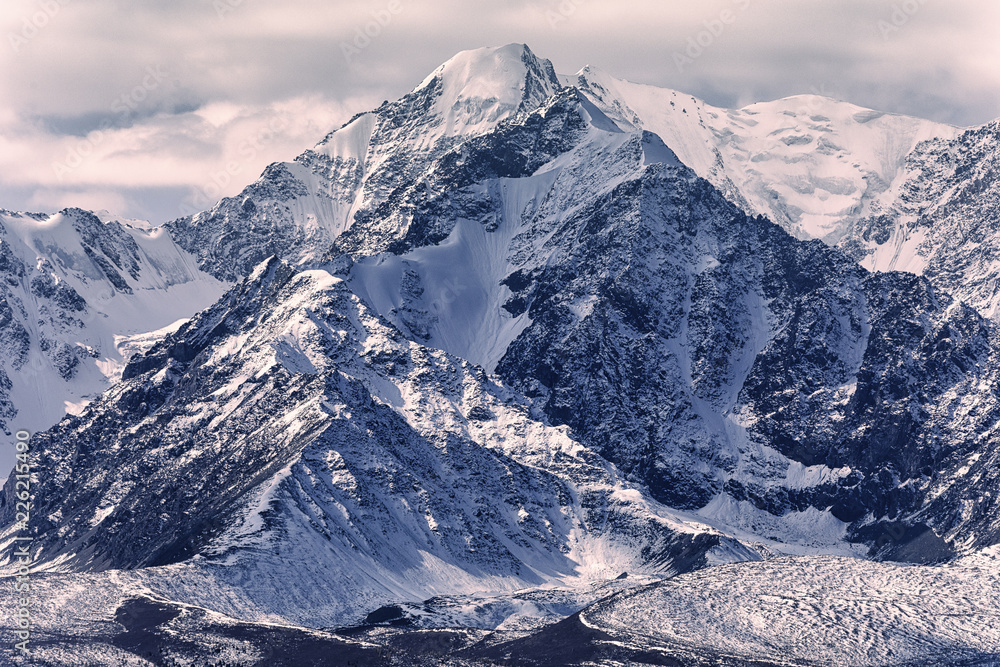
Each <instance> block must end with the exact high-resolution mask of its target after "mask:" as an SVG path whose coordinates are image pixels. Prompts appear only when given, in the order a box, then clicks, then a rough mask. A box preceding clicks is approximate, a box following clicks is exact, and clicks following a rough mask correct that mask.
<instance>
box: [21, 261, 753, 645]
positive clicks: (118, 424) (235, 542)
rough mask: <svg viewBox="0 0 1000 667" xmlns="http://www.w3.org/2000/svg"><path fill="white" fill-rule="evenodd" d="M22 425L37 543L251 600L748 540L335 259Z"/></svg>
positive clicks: (689, 557)
mask: <svg viewBox="0 0 1000 667" xmlns="http://www.w3.org/2000/svg"><path fill="white" fill-rule="evenodd" d="M36 443H37V444H36V446H37V447H38V448H39V451H40V459H39V461H38V467H39V468H41V469H44V470H46V475H45V476H44V477H42V478H41V479H40V480H39V483H38V490H37V492H36V497H37V501H36V505H37V506H36V510H35V511H36V513H37V515H38V517H39V518H38V519H37V520H36V526H35V528H36V530H37V538H36V544H35V546H36V550H37V551H36V558H37V560H38V562H39V563H41V564H45V567H46V568H56V569H63V570H65V569H71V570H76V571H87V570H90V571H93V570H103V569H106V568H115V569H133V568H137V567H147V566H157V565H169V564H173V563H182V562H186V563H189V566H188V567H187V568H180V569H178V570H177V571H176V573H175V574H176V577H174V578H165V579H164V580H163V583H162V584H161V585H162V586H164V587H166V588H167V589H168V591H169V593H170V595H171V597H172V598H173V599H178V600H184V601H187V602H193V603H197V604H199V605H202V606H206V607H210V608H216V609H217V610H221V611H226V612H238V613H240V614H241V615H243V617H244V618H247V617H251V618H257V617H260V618H266V619H273V618H282V619H287V620H291V621H294V622H298V623H304V624H308V625H312V626H313V627H318V626H323V625H344V624H347V623H351V622H354V623H356V622H359V621H361V620H363V619H364V617H365V615H366V614H367V613H369V612H371V611H374V610H375V609H377V608H378V607H380V606H382V605H383V604H387V603H389V602H393V601H398V600H423V599H426V598H429V597H432V596H433V595H440V594H457V593H470V592H473V591H477V590H478V591H481V590H516V589H520V588H525V587H528V586H539V585H542V584H550V583H566V582H572V581H581V582H584V583H586V582H589V581H591V580H594V579H597V580H604V579H613V578H614V577H616V576H618V575H619V574H620V573H621V572H622V571H623V570H628V571H633V572H635V571H648V572H651V573H661V574H669V573H672V572H677V571H683V570H687V569H691V568H692V567H698V566H701V565H703V564H704V563H705V562H706V561H705V559H706V556H707V554H708V552H709V551H710V550H714V551H715V552H716V553H718V554H719V555H722V554H724V553H728V554H740V553H742V557H744V558H746V557H753V556H754V554H753V552H751V551H749V550H746V549H742V547H740V545H739V544H738V543H736V542H735V541H734V540H731V539H729V538H726V537H723V536H722V535H721V534H720V533H719V531H716V530H713V529H711V528H710V527H709V526H707V525H704V524H698V523H693V522H690V521H684V520H682V519H681V518H679V517H677V516H676V515H674V514H672V513H671V512H669V511H668V510H667V509H666V508H663V507H661V506H659V505H658V504H657V503H655V502H653V501H650V500H647V499H646V498H645V497H644V496H643V495H642V494H641V493H640V492H639V490H638V489H636V488H634V487H631V486H629V485H628V484H626V483H625V482H624V481H623V480H622V479H621V477H620V476H619V475H618V473H617V472H616V471H615V470H614V469H613V468H612V467H611V466H610V465H609V464H608V463H607V462H605V461H604V460H603V459H601V458H600V457H599V456H597V455H595V454H593V453H592V452H590V451H589V450H588V449H586V448H584V447H582V446H581V445H580V444H579V443H577V442H575V441H574V440H572V439H571V438H570V437H569V435H568V433H567V430H566V429H565V428H553V427H549V426H545V425H544V424H543V423H540V422H539V421H538V420H537V419H533V418H532V414H531V408H530V406H529V404H528V403H527V402H526V401H525V400H524V399H522V398H521V397H519V396H518V395H517V394H515V393H513V392H512V391H511V390H509V389H506V388H504V387H502V386H500V385H498V384H497V383H496V381H495V380H493V379H490V378H489V377H487V376H486V374H485V373H484V372H483V371H482V370H481V369H479V368H476V367H475V366H472V365H471V364H469V363H468V362H465V361H463V360H460V359H458V358H455V357H452V356H450V355H447V354H446V353H444V352H441V351H438V350H433V349H428V348H425V347H423V346H421V345H418V344H417V343H414V342H411V341H408V340H406V339H405V338H404V337H403V336H402V335H400V333H399V332H398V331H397V330H395V329H394V328H393V327H392V326H391V325H390V324H388V323H387V322H385V321H384V320H382V319H381V318H379V317H378V316H377V315H375V314H374V313H372V312H370V311H369V310H368V309H367V308H366V307H365V306H364V305H363V304H362V303H361V302H360V300H359V299H358V298H357V297H356V296H354V295H353V294H351V292H350V291H349V290H348V289H347V287H346V285H345V284H344V283H343V281H341V280H340V279H338V278H336V277H333V276H331V275H330V274H329V273H328V272H326V271H322V270H318V269H317V270H310V271H305V272H303V273H299V274H295V273H294V271H293V270H292V269H290V268H289V267H288V266H287V265H284V264H282V263H280V262H279V261H278V260H270V261H268V262H266V263H264V264H262V265H261V266H260V267H258V269H257V270H256V271H255V272H254V274H253V275H252V276H251V277H250V278H248V279H247V280H246V281H245V282H244V283H242V284H240V285H239V286H238V287H236V288H234V289H233V290H232V291H230V292H229V293H227V295H226V296H225V297H224V298H223V299H222V300H221V301H220V302H219V303H218V304H216V305H215V306H213V307H212V308H210V309H208V310H207V311H204V312H203V313H201V314H199V315H197V316H196V317H195V318H194V319H192V320H191V321H190V322H188V323H186V324H184V325H183V326H182V327H181V328H180V329H179V330H178V331H177V332H176V333H174V334H170V335H169V336H167V337H166V338H165V339H164V340H163V341H162V342H160V343H158V344H156V345H155V346H154V347H153V348H152V349H151V350H150V351H149V352H148V353H147V354H146V355H145V356H143V357H141V358H138V359H135V360H133V361H132V362H130V363H129V365H128V366H127V367H126V369H125V372H124V379H123V380H122V381H121V382H120V383H119V384H117V385H116V386H115V387H114V388H112V389H111V390H110V391H108V392H107V393H106V394H105V395H104V396H103V397H101V398H100V399H99V400H98V401H95V402H94V403H92V404H91V405H90V406H88V408H87V409H86V410H84V411H83V412H82V413H81V415H80V416H78V417H71V418H67V419H65V420H63V421H62V422H61V423H60V424H59V425H58V426H57V427H55V428H54V429H52V430H50V431H48V432H46V433H44V434H41V435H39V436H37V439H36ZM12 483H13V482H11V484H12ZM11 510H12V508H11V506H10V505H9V504H5V505H4V506H3V508H2V511H3V513H4V514H3V519H4V522H5V523H6V522H7V520H9V518H10V515H11ZM195 555H199V556H201V557H200V558H197V559H194V560H192V557H193V556H195ZM234 576H240V577H243V579H241V581H242V585H241V586H239V597H238V598H236V599H235V600H234V599H233V598H231V596H230V595H228V594H226V595H223V594H220V591H219V587H220V586H222V587H226V588H227V590H228V587H231V586H233V585H234V584H233V582H232V577H234ZM216 578H218V579H220V580H221V582H220V583H216V584H214V585H213V584H212V582H213V581H214V580H215V579H216ZM202 580H206V582H203V581H202ZM292 581H295V582H296V583H295V584H294V586H295V587H296V589H297V593H296V594H295V595H293V596H290V595H285V594H276V592H275V591H277V590H281V589H282V588H283V587H285V586H286V585H292V584H291V582H292Z"/></svg>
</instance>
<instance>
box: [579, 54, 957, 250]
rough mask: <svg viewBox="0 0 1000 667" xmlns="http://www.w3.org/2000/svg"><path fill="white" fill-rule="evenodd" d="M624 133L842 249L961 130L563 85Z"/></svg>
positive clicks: (815, 109) (863, 115)
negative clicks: (913, 161)
mask: <svg viewBox="0 0 1000 667" xmlns="http://www.w3.org/2000/svg"><path fill="white" fill-rule="evenodd" d="M564 82H565V83H567V84H568V85H574V86H576V87H578V88H579V89H580V90H581V91H582V92H583V93H584V94H586V95H587V96H589V97H590V98H591V99H593V100H594V102H595V103H596V104H597V105H598V106H600V107H601V108H602V109H603V110H604V111H605V112H606V113H608V115H610V116H611V117H612V118H615V120H616V121H617V122H619V124H623V123H627V124H630V125H632V126H634V127H638V128H642V129H646V130H649V131H652V132H655V133H656V134H659V135H660V137H662V138H663V140H664V141H665V142H666V143H667V145H668V146H670V147H671V148H672V149H674V150H675V151H676V152H677V155H678V157H679V158H680V159H681V161H682V162H684V164H686V165H688V166H689V167H691V168H692V169H694V170H695V172H697V173H698V175H699V176H702V177H704V178H706V179H708V180H709V181H710V182H712V184H713V185H715V186H716V187H718V188H719V189H720V190H722V192H723V193H724V194H725V195H726V196H727V197H728V198H729V199H730V200H731V201H733V202H734V203H736V204H738V205H739V206H741V207H742V208H743V209H744V210H746V211H748V212H750V213H759V214H762V215H766V216H767V217H769V218H771V219H772V220H774V221H775V222H777V223H778V224H780V225H781V226H782V227H784V228H785V229H786V230H788V231H789V232H791V233H792V234H794V235H796V236H798V237H800V238H820V239H823V240H826V241H828V242H836V241H837V240H838V239H839V238H840V237H841V236H842V235H843V234H844V233H845V232H846V230H847V229H849V228H850V226H851V225H852V224H853V222H854V221H855V220H857V219H858V218H859V217H860V216H862V215H864V214H865V212H866V211H867V209H868V207H869V206H870V203H871V201H872V200H873V199H875V198H876V197H878V196H879V195H881V194H882V193H884V192H886V191H887V190H888V189H889V188H890V186H891V184H892V183H893V182H894V181H895V180H896V179H898V178H900V177H901V174H902V170H903V164H904V162H905V161H906V156H907V155H908V154H909V153H910V152H911V151H912V150H913V149H914V147H916V146H917V145H918V144H919V143H920V142H922V141H926V140H928V139H934V138H953V137H955V136H956V135H957V134H958V133H959V129H958V128H955V127H952V126H950V125H945V124H942V123H935V122H933V121H928V120H923V119H919V118H912V117H909V116H903V115H899V114H890V113H883V112H880V111H874V110H871V109H865V108H863V107H859V106H857V105H854V104H849V103H847V102H841V101H838V100H835V99H832V98H830V97H827V96H824V95H819V94H806V95H795V96H792V97H786V98H783V99H780V100H775V101H772V102H760V103H756V104H751V105H749V106H746V107H744V108H742V109H721V108H717V107H713V106H711V105H709V104H706V103H705V102H703V101H702V100H699V99H698V98H696V97H693V96H691V95H687V94H684V93H680V92H678V91H675V90H670V89H668V88H660V87H657V86H651V85H646V84H638V83H632V82H629V81H625V80H622V79H618V78H615V77H613V76H611V75H610V74H608V73H606V72H603V71H601V70H599V69H597V68H594V67H589V66H588V67H585V68H584V69H582V70H580V72H578V73H577V74H576V75H575V76H574V77H564Z"/></svg>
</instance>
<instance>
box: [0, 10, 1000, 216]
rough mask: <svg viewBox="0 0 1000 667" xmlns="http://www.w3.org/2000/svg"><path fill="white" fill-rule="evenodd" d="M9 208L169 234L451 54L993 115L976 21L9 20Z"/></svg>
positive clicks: (185, 15)
mask: <svg viewBox="0 0 1000 667" xmlns="http://www.w3.org/2000/svg"><path fill="white" fill-rule="evenodd" d="M0 29H2V33H3V44H0V54H2V55H0V208H8V209H15V210H33V211H55V210H58V209H60V208H63V207H65V206H82V207H84V208H92V209H108V210H111V211H112V212H114V213H116V214H119V215H123V216H129V217H139V218H144V219H150V220H153V221H155V222H162V221H165V220H169V219H172V218H174V217H177V216H178V215H180V214H182V213H184V212H186V211H188V210H190V209H191V208H192V206H194V207H196V208H205V207H207V205H206V206H201V204H208V203H209V200H211V201H214V200H215V199H217V198H218V197H219V196H221V195H229V194H234V193H236V192H238V191H239V190H240V189H241V188H242V186H243V185H245V184H246V183H249V182H251V181H252V180H254V179H255V178H256V176H257V175H258V174H259V173H260V171H261V170H262V169H263V167H264V166H266V165H267V164H268V163H269V162H272V161H275V160H287V159H290V158H292V157H293V156H295V155H296V154H298V153H299V152H301V151H302V150H303V149H304V148H307V147H310V146H311V145H313V144H314V143H315V142H316V141H318V140H319V139H320V138H322V136H323V135H324V134H326V133H327V132H328V131H330V130H331V129H334V128H335V127H337V126H339V125H340V124H341V123H343V122H344V121H346V120H347V119H348V118H350V117H351V116H352V115H354V114H355V113H357V112H359V111H365V110H368V109H370V108H373V107H375V106H377V105H378V104H379V103H380V102H381V101H382V100H384V99H395V98H397V97H399V96H400V95H402V94H404V93H406V92H407V91H408V90H410V89H411V88H413V87H414V86H415V85H416V84H417V83H419V82H420V81H421V80H422V79H423V78H424V77H425V76H426V75H427V74H428V73H429V72H430V71H432V70H433V69H434V68H435V67H436V66H437V65H439V64H440V63H442V62H443V61H445V60H447V59H448V58H449V57H451V56H452V55H454V53H456V52H457V51H460V50H463V49H468V48H475V47H479V46H488V45H499V44H505V43H509V42H525V43H527V44H528V45H529V46H530V47H531V48H532V50H534V51H535V53H537V54H538V55H540V56H543V57H546V58H549V59H550V60H552V62H553V63H554V64H555V66H556V69H557V71H559V72H560V73H573V72H575V71H577V70H579V69H580V68H581V67H583V66H584V65H588V64H589V65H594V66H597V67H600V68H602V69H604V70H606V71H608V72H610V73H612V74H614V75H616V76H619V77H622V78H626V79H630V80H633V81H640V82H645V83H653V84H657V85H662V86H666V87H670V88H675V89H678V90H681V91H683V92H687V93H690V94H693V95H696V96H698V97H701V98H703V99H705V100H707V101H708V102H710V103H712V104H715V105H719V106H727V107H732V106H742V105H745V104H749V103H751V102H754V101H762V100H771V99H777V98H780V97H785V96H787V95H794V94H799V93H810V92H812V93H818V94H822V95H827V96H830V97H836V98H839V99H844V100H848V101H851V102H854V103H856V104H860V105H862V106H868V107H873V108H876V109H880V110H884V111H892V112H898V113H906V114H912V115H917V116H922V117H925V118H931V119H934V120H938V121H941V122H947V123H952V124H956V125H962V126H968V125H978V124H981V123H985V122H988V121H990V120H992V119H994V118H996V117H998V116H1000V40H997V38H996V35H998V34H1000V3H993V2H986V1H984V0H947V2H945V0H895V1H889V0H886V1H883V0H707V1H706V0H701V1H699V2H692V1H690V0H617V1H616V2H607V1H601V0H495V1H494V2H489V3H486V2H469V1H468V0H466V1H465V2H459V1H457V0H370V1H367V0H366V1H353V2H340V1H337V0H333V1H331V0H280V1H279V0H169V1H157V0H3V3H2V6H0Z"/></svg>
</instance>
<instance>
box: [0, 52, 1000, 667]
mask: <svg viewBox="0 0 1000 667" xmlns="http://www.w3.org/2000/svg"><path fill="white" fill-rule="evenodd" d="M998 130H1000V126H998V124H997V122H993V123H990V124H987V125H985V126H982V127H979V128H968V129H961V128H955V127H951V126H946V125H941V124H937V123H933V122H930V121H924V120H920V119H916V118H909V117H905V116H899V115H894V114H884V113H879V112H876V111H872V110H868V109H862V108H860V107H856V106H854V105H851V104H848V103H845V102H839V101H835V100H831V99H828V98H824V97H820V96H810V95H805V96H797V97H792V98H786V99H783V100H778V101H775V102H769V103H761V104H754V105H751V106H749V107H745V108H743V109H738V110H725V109H718V108H714V107H711V106H709V105H707V104H705V103H704V102H702V101H700V100H697V99H695V98H693V97H691V96H689V95H684V94H682V93H679V92H676V91H671V90H666V89H661V88H655V87H652V86H646V85H640V84H634V83H631V82H627V81H622V80H618V79H615V78H614V77H612V76H610V75H608V74H606V73H604V72H601V71H599V70H597V69H595V68H592V67H586V68H584V69H583V70H581V71H580V72H578V73H577V74H575V75H572V76H564V75H558V74H557V73H556V72H555V70H554V69H553V67H552V65H551V63H550V62H549V61H547V60H545V59H543V58H540V57H538V56H536V55H535V54H534V53H532V52H531V51H530V49H528V48H527V47H526V46H524V45H520V44H512V45H507V46H504V47H499V48H487V49H478V50H474V51H467V52H463V53H460V54H458V55H456V56H455V57H454V58H452V59H451V60H449V61H448V62H447V63H445V64H444V65H442V66H441V67H439V68H438V69H437V70H435V71H434V72H432V73H431V74H430V75H429V76H428V77H427V78H426V79H425V80H424V81H423V82H421V83H420V84H419V85H418V86H417V87H416V88H414V89H413V90H412V91H411V92H410V93H408V94H407V95H405V96H404V97H402V98H400V99H399V100H396V101H394V102H386V103H384V104H383V105H382V106H380V107H379V108H378V109H375V110H373V111H370V112H367V113H362V114H359V115H358V116H355V117H354V118H353V119H351V120H350V121H349V122H348V123H346V124H345V125H344V126H343V127H341V128H339V129H337V130H335V131H333V132H331V133H330V134H328V135H327V136H326V137H325V138H323V139H322V140H321V141H320V142H319V143H318V144H317V145H316V146H314V147H313V148H311V149H308V150H305V151H304V152H303V153H302V154H301V155H299V156H298V157H297V158H296V159H295V160H294V161H291V162H286V163H275V164H272V165H271V166H269V167H268V168H267V169H266V170H265V171H264V173H263V174H262V175H261V177H260V178H259V179H258V180H257V181H255V182H254V183H252V184H250V185H248V186H247V187H246V188H245V189H244V190H243V191H242V192H241V193H240V194H239V195H237V196H235V197H228V198H225V199H223V200H221V201H220V202H218V203H217V204H216V205H215V206H214V207H213V208H212V209H210V210H206V211H203V212H200V213H197V214H194V215H190V216H186V217H183V218H180V219H177V220H173V221H169V222H166V223H165V224H162V225H159V226H154V225H150V224H148V223H142V222H139V221H129V220H121V219H116V218H114V217H113V216H111V215H110V214H107V213H102V212H98V213H96V214H95V213H91V212H87V211H83V210H80V209H67V210H64V211H61V212H59V213H56V214H33V213H15V212H9V211H2V212H0V277H2V281H0V347H2V348H3V350H4V355H3V365H2V366H0V427H2V428H3V429H4V431H5V432H7V433H9V434H10V433H12V432H13V431H14V430H17V429H30V430H32V431H34V430H38V431H39V432H38V433H37V434H36V435H34V436H33V438H32V440H31V442H32V452H33V459H32V464H33V467H34V474H33V476H32V480H31V482H32V495H33V503H34V507H33V509H32V519H31V522H30V524H29V527H28V529H29V530H30V531H31V534H32V536H33V538H34V542H33V548H34V550H35V551H34V559H35V560H34V568H35V570H34V572H35V573H34V574H33V586H34V590H35V595H36V596H37V599H38V600H39V601H43V600H44V601H45V602H44V603H43V604H41V605H39V606H38V607H37V615H36V618H35V624H36V626H35V630H34V633H35V634H34V639H33V642H34V651H35V652H36V653H35V658H36V659H37V660H39V661H41V662H42V664H83V663H85V662H87V661H90V662H96V663H98V664H119V663H120V664H133V662H134V663H135V664H149V663H152V664H189V663H191V662H194V661H206V660H213V661H222V664H227V663H228V664H262V665H263V664H268V665H271V664H347V663H348V661H352V662H353V663H355V664H456V665H461V664H493V663H490V662H489V661H494V662H496V661H498V662H500V663H502V664H539V665H542V664H545V665H549V664H566V665H569V664H574V665H575V664H625V662H626V661H631V662H632V663H633V664H679V665H688V664H692V665H701V664H705V665H708V664H725V665H750V664H753V665H779V664H780V665H807V664H809V665H812V664H837V665H862V664H864V665H869V664H870V665H889V664H893V665H898V664H983V665H985V664H1000V637H998V636H997V635H996V633H995V632H992V631H986V632H983V631H982V628H984V627H985V628H991V627H1000V623H997V620H998V619H1000V587H997V586H995V585H992V584H991V583H990V582H995V580H996V579H997V578H998V577H1000V551H998V547H997V546H996V545H997V544H998V543H1000V506H998V502H1000V499H998V498H997V489H998V488H1000V440H998V438H997V436H996V433H997V427H998V424H1000V394H998V390H997V388H996V387H997V386H998V378H997V374H998V372H1000V363H998V361H1000V359H998V357H1000V337H998V330H997V323H996V321H995V317H996V316H997V312H998V311H997V303H998V302H997V297H996V293H997V290H996V288H995V285H996V281H997V275H996V272H997V271H998V268H997V267H1000V263H998V262H996V261H995V260H994V259H993V249H994V248H996V249H998V250H1000V239H998V238H997V237H996V234H995V231H996V228H997V226H998V225H1000V207H998V201H1000V199H998V195H997V188H998V185H997V178H996V170H995V165H996V160H997V138H998ZM63 415H65V416H63ZM16 500H17V490H16V485H15V479H14V476H11V478H9V479H8V481H7V483H6V485H5V487H4V492H3V495H2V496H0V526H3V527H4V528H3V530H2V532H0V544H2V545H3V546H4V551H3V553H4V559H6V560H4V561H2V562H3V563H4V564H5V567H6V568H7V570H6V571H8V572H10V573H13V572H15V571H16V562H15V561H13V559H12V558H11V556H10V554H11V552H12V548H11V545H13V544H14V539H15V537H16V536H17V535H19V534H20V533H19V532H18V531H19V530H20V528H19V527H18V526H17V524H16V523H15V517H16V515H17V511H16ZM12 576H13V575H12ZM4 596H6V597H5V598H4V599H5V603H6V604H9V605H11V606H14V605H15V603H14V602H13V601H12V600H13V598H12V597H11V596H13V593H5V594H4ZM915 598H919V599H915ZM81 605H84V606H86V607H87V608H88V609H91V610H92V612H91V614H90V616H88V617H87V618H86V619H82V618H78V617H74V616H73V613H72V611H71V610H72V609H75V608H79V607H80V606H81ZM0 632H2V633H4V634H5V635H6V637H7V638H13V636H14V634H13V627H11V628H6V629H3V628H0ZM8 644H9V646H10V647H12V646H13V645H14V642H13V641H11V642H9V643H8ZM4 650H6V651H8V652H7V653H6V654H5V655H7V656H8V657H10V659H14V653H13V649H12V648H7V649H4ZM334 655H336V656H340V657H338V658H336V660H337V661H339V663H338V662H336V661H335V662H334V663H330V662H329V660H334V658H332V657H331V656H334ZM324 660H325V661H327V662H324ZM158 661H159V662H158ZM446 661H450V662H447V663H446ZM199 664H200V663H199Z"/></svg>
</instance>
